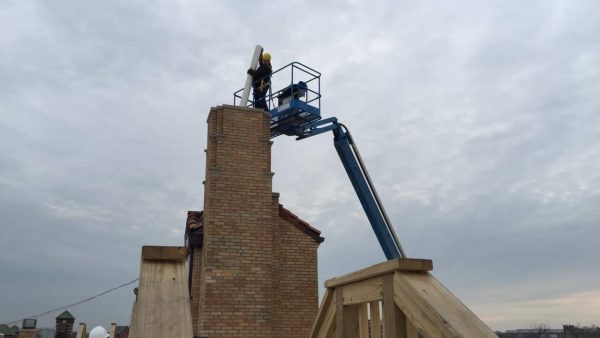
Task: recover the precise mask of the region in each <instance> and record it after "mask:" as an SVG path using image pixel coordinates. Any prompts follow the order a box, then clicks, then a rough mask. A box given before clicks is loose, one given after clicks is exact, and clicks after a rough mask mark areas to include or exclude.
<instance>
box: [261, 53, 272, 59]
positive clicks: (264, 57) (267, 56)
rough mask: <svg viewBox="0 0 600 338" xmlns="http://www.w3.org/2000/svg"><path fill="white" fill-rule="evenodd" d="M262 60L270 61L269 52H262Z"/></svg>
mask: <svg viewBox="0 0 600 338" xmlns="http://www.w3.org/2000/svg"><path fill="white" fill-rule="evenodd" d="M263 60H265V61H271V54H269V53H264V54H263Z"/></svg>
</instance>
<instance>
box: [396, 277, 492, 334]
mask: <svg viewBox="0 0 600 338" xmlns="http://www.w3.org/2000/svg"><path fill="white" fill-rule="evenodd" d="M394 294H395V299H394V300H395V302H396V305H397V306H398V307H399V308H400V309H402V311H403V312H404V313H405V314H406V317H407V319H408V320H409V321H410V322H412V324H413V325H414V326H415V327H416V328H417V330H418V331H420V332H421V333H422V334H424V335H425V337H427V338H429V337H447V338H463V337H477V338H497V336H496V334H495V333H494V332H493V331H492V330H491V329H490V328H489V327H487V326H486V325H485V324H484V323H483V322H482V321H481V320H480V319H479V318H478V317H477V316H476V315H475V314H474V313H473V312H471V311H470V310H469V309H468V308H467V307H466V306H465V305H464V304H463V303H462V302H461V301H460V300H459V299H458V298H456V296H454V295H453V294H452V293H451V292H450V291H448V289H446V288H445V287H444V286H443V285H442V284H441V283H440V282H439V281H438V280H437V279H435V278H434V277H433V276H432V275H431V274H429V273H406V272H397V273H396V274H395V276H394Z"/></svg>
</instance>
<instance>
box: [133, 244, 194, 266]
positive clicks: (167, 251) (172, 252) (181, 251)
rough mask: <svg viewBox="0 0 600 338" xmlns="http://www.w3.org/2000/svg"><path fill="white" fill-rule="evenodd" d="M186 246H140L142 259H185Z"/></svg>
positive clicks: (186, 254)
mask: <svg viewBox="0 0 600 338" xmlns="http://www.w3.org/2000/svg"><path fill="white" fill-rule="evenodd" d="M187 256H188V252H187V248H186V247H183V246H151V245H145V246H143V247H142V260H146V261H176V262H180V261H185V260H186V259H187Z"/></svg>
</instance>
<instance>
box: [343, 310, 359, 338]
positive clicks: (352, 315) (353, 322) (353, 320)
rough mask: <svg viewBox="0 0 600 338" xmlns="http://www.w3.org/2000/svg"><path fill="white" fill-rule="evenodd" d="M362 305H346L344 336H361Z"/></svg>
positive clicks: (357, 337)
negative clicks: (360, 318) (360, 308)
mask: <svg viewBox="0 0 600 338" xmlns="http://www.w3.org/2000/svg"><path fill="white" fill-rule="evenodd" d="M359 307H360V305H344V306H343V309H344V316H343V317H344V329H343V334H344V335H343V337H344V338H360V322H359V311H360V310H359Z"/></svg>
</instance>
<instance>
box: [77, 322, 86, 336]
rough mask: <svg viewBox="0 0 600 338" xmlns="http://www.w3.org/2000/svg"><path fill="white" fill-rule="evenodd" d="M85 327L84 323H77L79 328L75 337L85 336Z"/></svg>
mask: <svg viewBox="0 0 600 338" xmlns="http://www.w3.org/2000/svg"><path fill="white" fill-rule="evenodd" d="M87 336H88V334H87V327H86V326H85V323H79V328H78V329H77V336H76V337H77V338H87Z"/></svg>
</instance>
